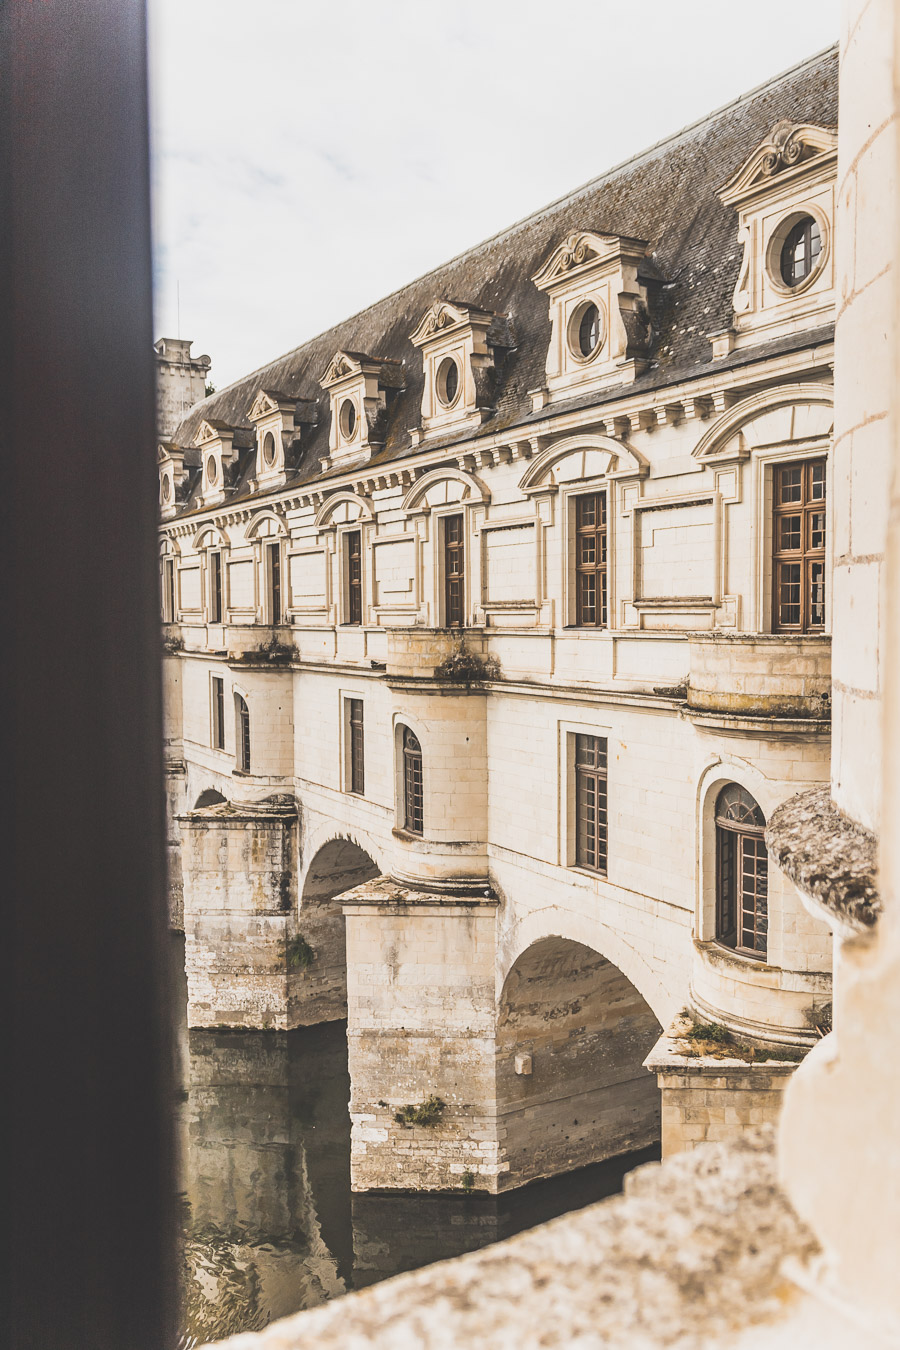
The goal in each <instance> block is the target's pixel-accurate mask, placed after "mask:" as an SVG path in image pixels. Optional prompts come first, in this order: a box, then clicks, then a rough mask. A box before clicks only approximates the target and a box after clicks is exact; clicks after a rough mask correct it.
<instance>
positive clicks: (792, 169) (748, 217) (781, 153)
mask: <svg viewBox="0 0 900 1350" xmlns="http://www.w3.org/2000/svg"><path fill="white" fill-rule="evenodd" d="M836 171H837V132H836V131H833V130H831V129H830V128H829V127H818V126H812V125H809V124H795V123H792V122H788V121H781V122H777V123H776V124H775V126H774V127H773V128H772V130H771V132H770V133H769V136H768V137H767V139H766V140H765V141H763V143H762V144H761V145H759V146H757V148H756V149H755V150H754V151H753V153H752V154H751V155H750V156H749V157H748V158H747V159H746V160H745V161H744V163H743V164H742V165H741V167H740V168H739V169H738V171H737V173H735V174H734V175H733V176H732V178H730V179H729V181H728V182H727V183H726V184H725V186H724V187H723V188H722V189H721V191H720V192H719V197H720V199H721V201H722V202H723V203H724V204H725V205H726V206H731V207H733V208H734V209H735V210H736V211H737V212H738V242H739V243H740V244H741V245H742V247H743V258H742V260H741V270H740V274H739V276H738V281H737V285H736V286H735V290H734V301H733V303H734V321H733V330H732V332H731V333H730V334H729V333H725V334H722V333H717V334H715V335H714V336H713V338H712V342H713V358H714V359H719V358H720V357H723V356H726V355H727V354H728V352H729V351H731V350H733V349H734V348H739V347H745V346H749V345H751V344H753V343H758V342H761V341H769V340H771V339H772V338H775V337H781V336H783V335H784V334H786V333H791V332H794V331H795V330H796V329H798V328H809V327H812V326H813V325H814V324H815V322H816V320H817V318H819V316H821V322H822V323H825V322H827V321H828V319H829V317H830V315H831V312H832V310H833V306H834V248H833V237H832V236H833V228H832V227H833V221H834V181H835V174H836ZM807 218H808V219H811V220H812V221H813V222H815V226H816V228H817V230H818V236H819V243H820V245H821V247H820V251H819V253H818V256H817V258H816V259H815V262H814V264H813V266H812V267H811V268H810V270H809V272H808V274H807V275H806V276H805V277H804V278H802V279H800V280H798V281H797V282H796V283H795V284H787V283H786V281H785V279H784V277H783V276H782V272H781V253H782V249H783V247H784V245H785V242H786V240H787V237H788V235H789V233H790V231H791V229H792V227H793V226H794V225H796V224H798V223H799V222H801V221H802V220H804V219H807Z"/></svg>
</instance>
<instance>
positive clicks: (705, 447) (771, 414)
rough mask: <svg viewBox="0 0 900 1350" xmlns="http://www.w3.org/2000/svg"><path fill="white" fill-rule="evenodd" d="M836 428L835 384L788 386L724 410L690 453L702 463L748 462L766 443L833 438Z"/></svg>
mask: <svg viewBox="0 0 900 1350" xmlns="http://www.w3.org/2000/svg"><path fill="white" fill-rule="evenodd" d="M833 428H834V386H833V385H830V384H819V383H818V382H816V383H809V384H785V385H781V386H780V387H776V388H774V389H772V388H770V389H761V390H760V391H759V392H758V393H756V394H751V395H750V396H749V397H748V398H745V399H742V400H741V401H740V402H739V403H736V404H735V405H734V406H733V407H730V408H728V409H727V410H725V409H723V410H722V412H721V415H720V416H719V417H717V418H716V420H715V421H714V422H712V423H711V424H710V425H709V426H708V427H707V429H706V431H704V433H703V435H702V436H701V437H700V439H699V440H698V442H697V444H696V445H695V446H694V448H693V450H692V451H691V454H692V455H693V457H694V459H698V460H701V461H704V462H710V461H715V462H716V463H725V462H728V461H731V460H736V459H746V458H747V456H748V455H749V454H750V453H751V451H752V450H754V449H756V448H758V447H760V446H764V445H786V444H789V443H790V442H792V441H795V440H797V441H800V440H803V441H814V440H825V441H827V440H830V439H831V435H832V431H833Z"/></svg>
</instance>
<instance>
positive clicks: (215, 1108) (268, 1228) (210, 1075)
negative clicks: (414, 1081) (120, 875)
mask: <svg viewBox="0 0 900 1350" xmlns="http://www.w3.org/2000/svg"><path fill="white" fill-rule="evenodd" d="M183 953H184V941H183V939H182V938H177V939H176V940H175V950H174V953H173V959H174V961H175V965H176V970H177V972H178V990H179V1007H180V1012H181V1017H180V1023H179V1029H178V1042H177V1044H178V1054H179V1071H180V1076H181V1082H182V1089H181V1091H180V1092H179V1094H178V1097H179V1099H178V1123H179V1139H180V1155H181V1177H182V1186H183V1195H182V1205H183V1218H184V1232H185V1246H184V1309H183V1317H182V1322H183V1328H184V1333H185V1334H184V1339H183V1341H182V1345H183V1346H185V1347H189V1346H192V1345H202V1344H203V1343H204V1342H206V1341H211V1340H217V1339H220V1338H221V1337H223V1336H227V1335H230V1334H232V1333H234V1332H238V1331H251V1330H259V1329H261V1328H262V1327H264V1326H266V1325H267V1324H268V1323H269V1322H270V1321H273V1320H274V1319H275V1318H278V1317H284V1316H286V1315H287V1314H288V1313H292V1312H297V1311H299V1310H300V1309H301V1308H313V1307H315V1306H316V1305H317V1304H319V1303H322V1302H324V1301H325V1300H326V1299H331V1298H337V1297H338V1296H339V1295H341V1294H344V1293H346V1292H347V1291H348V1290H350V1289H360V1288H362V1287H364V1286H365V1285H369V1284H374V1283H375V1282H376V1281H377V1280H384V1279H387V1278H388V1277H389V1276H391V1275H397V1274H399V1273H400V1271H404V1270H413V1269H415V1268H416V1267H418V1266H424V1265H427V1264H429V1263H430V1262H432V1261H440V1260H443V1259H444V1258H446V1257H450V1256H458V1255H459V1254H460V1253H462V1252H468V1251H472V1250H474V1249H475V1248H476V1247H484V1246H486V1245H487V1244H488V1243H491V1242H497V1241H499V1240H500V1239H501V1238H506V1237H510V1236H511V1235H512V1234H513V1233H518V1232H520V1231H521V1230H522V1229H524V1228H531V1227H533V1226H534V1225H535V1224H538V1223H543V1222H544V1221H545V1220H546V1219H551V1218H553V1217H554V1216H556V1215H557V1214H562V1213H565V1211H567V1210H572V1209H580V1208H581V1207H582V1206H584V1205H587V1204H590V1203H591V1202H592V1201H594V1200H599V1199H601V1198H602V1197H604V1196H607V1195H614V1194H615V1193H616V1192H618V1191H619V1190H621V1187H622V1178H623V1177H624V1175H625V1173H626V1172H627V1171H629V1170H630V1169H631V1168H632V1167H635V1166H637V1165H638V1164H639V1163H642V1162H647V1161H649V1160H651V1159H652V1158H655V1157H658V1156H659V1152H658V1149H649V1150H644V1151H643V1152H641V1153H634V1154H630V1155H628V1156H626V1157H624V1158H617V1159H614V1160H612V1161H610V1162H606V1163H599V1164H597V1165H595V1166H593V1167H586V1168H582V1169H580V1170H579V1171H577V1172H571V1173H568V1174H567V1175H565V1176H560V1177H556V1178H553V1179H552V1180H549V1181H540V1182H535V1183H533V1184H532V1185H530V1186H526V1187H524V1188H522V1189H521V1190H517V1191H512V1192H510V1193H508V1194H507V1195H503V1196H498V1197H490V1196H486V1195H484V1194H475V1195H471V1196H465V1195H448V1194H440V1195H436V1194H430V1193H421V1192H420V1193H416V1194H384V1193H375V1194H362V1195H361V1194H353V1193H352V1192H351V1190H350V1117H349V1115H348V1111H347V1102H348V1099H349V1095H350V1079H349V1075H348V1073H347V1041H346V1026H345V1024H344V1023H342V1022H331V1023H326V1024H324V1025H322V1026H318V1027H307V1028H304V1029H302V1030H299V1031H290V1032H280V1031H255V1032H216V1031H188V1029H187V1025H186V1018H185V1002H186V992H185V984H184V975H183Z"/></svg>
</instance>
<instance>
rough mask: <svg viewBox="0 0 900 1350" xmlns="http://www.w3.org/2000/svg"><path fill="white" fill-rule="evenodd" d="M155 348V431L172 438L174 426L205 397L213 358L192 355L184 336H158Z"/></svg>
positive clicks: (159, 435) (162, 436)
mask: <svg viewBox="0 0 900 1350" xmlns="http://www.w3.org/2000/svg"><path fill="white" fill-rule="evenodd" d="M154 348H155V351H156V433H157V436H158V437H159V439H160V440H171V438H172V435H173V433H174V431H175V428H176V427H177V426H178V424H179V422H180V421H181V419H182V418H183V417H184V415H185V414H186V413H187V411H188V409H189V408H191V407H192V406H193V404H195V403H198V402H199V401H200V399H201V398H204V397H205V396H206V379H207V376H208V374H209V368H210V366H211V365H212V361H211V360H210V358H209V357H208V356H191V342H190V341H188V340H187V339H185V338H160V339H159V341H158V342H156V343H154Z"/></svg>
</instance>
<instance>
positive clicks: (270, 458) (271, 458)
mask: <svg viewBox="0 0 900 1350" xmlns="http://www.w3.org/2000/svg"><path fill="white" fill-rule="evenodd" d="M263 459H264V460H265V462H266V463H267V464H274V463H275V437H274V436H273V435H272V433H271V431H267V432H266V436H265V440H264V441H263Z"/></svg>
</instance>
